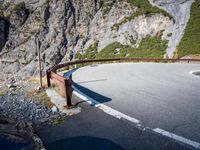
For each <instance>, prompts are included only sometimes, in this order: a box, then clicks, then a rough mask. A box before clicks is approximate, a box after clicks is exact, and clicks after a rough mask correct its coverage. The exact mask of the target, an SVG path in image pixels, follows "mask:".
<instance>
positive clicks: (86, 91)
mask: <svg viewBox="0 0 200 150" xmlns="http://www.w3.org/2000/svg"><path fill="white" fill-rule="evenodd" d="M73 86H74V88H75V89H77V90H79V91H80V92H81V93H84V95H86V96H87V97H89V98H90V99H92V100H95V101H97V102H99V103H106V102H109V101H111V100H112V99H111V98H109V97H106V96H103V95H101V94H98V93H96V92H94V91H92V90H90V89H87V88H85V87H83V86H81V85H80V84H77V83H75V82H73Z"/></svg>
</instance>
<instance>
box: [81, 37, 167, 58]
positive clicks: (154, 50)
mask: <svg viewBox="0 0 200 150" xmlns="http://www.w3.org/2000/svg"><path fill="white" fill-rule="evenodd" d="M166 48H167V41H163V40H161V38H160V37H158V36H154V37H151V36H147V37H146V38H144V39H142V41H141V42H140V44H139V47H138V48H135V47H132V46H129V45H122V44H120V43H118V42H114V43H111V44H109V45H108V46H106V47H105V48H103V49H102V50H101V51H100V52H97V50H96V48H94V46H90V47H89V48H88V49H87V50H86V52H85V53H84V54H83V55H81V54H80V53H79V54H77V56H78V57H77V58H79V59H80V58H81V59H94V58H116V57H141V58H144V57H148V58H163V55H164V54H165V50H166ZM80 55H81V57H80Z"/></svg>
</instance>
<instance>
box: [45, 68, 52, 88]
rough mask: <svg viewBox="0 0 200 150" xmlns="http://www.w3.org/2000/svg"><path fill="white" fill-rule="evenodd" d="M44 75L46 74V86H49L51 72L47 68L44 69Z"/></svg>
mask: <svg viewBox="0 0 200 150" xmlns="http://www.w3.org/2000/svg"><path fill="white" fill-rule="evenodd" d="M46 76H47V86H48V87H50V86H51V80H50V78H51V72H50V71H49V70H47V71H46Z"/></svg>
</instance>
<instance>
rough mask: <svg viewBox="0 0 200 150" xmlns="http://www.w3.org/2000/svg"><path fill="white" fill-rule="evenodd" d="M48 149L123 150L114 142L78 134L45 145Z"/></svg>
mask: <svg viewBox="0 0 200 150" xmlns="http://www.w3.org/2000/svg"><path fill="white" fill-rule="evenodd" d="M47 149H48V150H65V149H66V150H123V148H122V147H120V146H119V145H117V144H115V143H114V142H112V141H110V140H107V139H102V138H96V137H90V136H80V137H73V138H66V139H62V140H59V141H56V142H53V143H51V144H49V145H48V146H47Z"/></svg>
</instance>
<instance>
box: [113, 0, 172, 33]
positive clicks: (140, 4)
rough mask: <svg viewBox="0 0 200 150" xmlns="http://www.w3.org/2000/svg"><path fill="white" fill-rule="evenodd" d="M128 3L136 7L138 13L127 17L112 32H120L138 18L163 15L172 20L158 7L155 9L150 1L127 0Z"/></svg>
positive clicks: (115, 25)
mask: <svg viewBox="0 0 200 150" xmlns="http://www.w3.org/2000/svg"><path fill="white" fill-rule="evenodd" d="M126 1H127V2H128V3H130V4H131V5H134V6H136V7H137V10H136V12H134V13H133V14H132V15H130V16H129V17H125V18H124V19H123V20H122V21H120V22H119V23H117V24H114V25H113V26H112V30H118V29H119V27H120V26H121V25H122V24H124V23H126V22H128V21H130V20H132V19H134V18H136V17H138V16H141V15H145V16H146V17H150V16H152V15H154V14H163V15H165V16H168V17H169V18H172V16H171V15H170V14H169V13H167V12H166V11H164V10H162V9H160V8H158V7H155V6H152V5H151V4H150V3H149V1H148V0H126Z"/></svg>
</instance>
